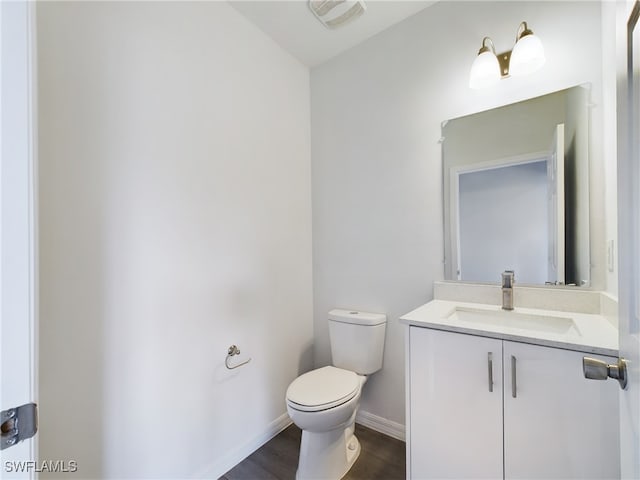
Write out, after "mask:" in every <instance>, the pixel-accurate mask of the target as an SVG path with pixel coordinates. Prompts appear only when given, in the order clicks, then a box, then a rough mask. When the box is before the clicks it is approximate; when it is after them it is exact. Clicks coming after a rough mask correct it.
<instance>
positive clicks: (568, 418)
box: [408, 326, 620, 480]
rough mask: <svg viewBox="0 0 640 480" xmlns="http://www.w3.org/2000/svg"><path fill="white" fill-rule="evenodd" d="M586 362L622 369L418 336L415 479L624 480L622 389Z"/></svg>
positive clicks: (506, 345)
mask: <svg viewBox="0 0 640 480" xmlns="http://www.w3.org/2000/svg"><path fill="white" fill-rule="evenodd" d="M585 355H588V356H591V357H595V358H600V359H602V360H605V361H608V362H609V363H612V362H614V361H615V359H613V358H610V357H603V356H598V355H592V354H585V353H582V352H575V351H569V350H562V349H558V348H550V347H542V346H537V345H529V344H525V343H518V342H513V341H507V340H500V339H495V338H486V337H481V336H475V335H468V334H461V333H453V332H447V331H441V330H433V329H428V328H422V327H415V326H411V327H409V352H408V361H409V365H408V382H409V383H408V409H409V411H408V419H409V428H408V431H409V434H408V460H409V464H408V467H409V468H408V473H409V475H410V477H411V478H413V479H420V480H422V479H442V478H456V479H460V478H491V479H497V478H506V479H517V478H527V479H552V478H553V479H558V478H563V479H571V478H575V479H590V478H591V479H605V478H607V479H609V478H619V475H620V473H619V453H618V451H619V450H618V446H619V440H618V431H617V430H618V427H617V426H618V413H617V412H618V391H617V389H618V388H619V387H618V386H617V383H615V382H598V381H593V380H586V379H585V378H584V377H583V373H582V357H583V356H585Z"/></svg>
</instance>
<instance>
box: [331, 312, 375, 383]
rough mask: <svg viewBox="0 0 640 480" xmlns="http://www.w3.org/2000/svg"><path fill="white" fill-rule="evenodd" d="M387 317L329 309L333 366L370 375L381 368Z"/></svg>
mask: <svg viewBox="0 0 640 480" xmlns="http://www.w3.org/2000/svg"><path fill="white" fill-rule="evenodd" d="M386 327H387V316H386V315H384V314H382V313H367V312H358V311H354V310H337V309H336V310H331V311H330V312H329V339H330V341H331V358H332V360H333V365H334V366H336V367H338V368H344V369H345V370H351V371H352V372H356V373H359V374H360V375H369V374H371V373H374V372H377V371H378V370H380V369H381V368H382V356H383V353H384V335H385V331H386Z"/></svg>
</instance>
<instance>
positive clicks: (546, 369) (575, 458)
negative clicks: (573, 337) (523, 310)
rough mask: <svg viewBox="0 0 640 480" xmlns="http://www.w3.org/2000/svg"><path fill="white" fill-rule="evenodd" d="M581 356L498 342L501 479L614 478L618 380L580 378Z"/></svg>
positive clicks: (552, 349) (573, 353)
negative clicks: (501, 381)
mask: <svg viewBox="0 0 640 480" xmlns="http://www.w3.org/2000/svg"><path fill="white" fill-rule="evenodd" d="M584 356H585V354H584V353H582V352H572V351H569V350H561V349H557V348H549V347H541V346H536V345H527V344H524V343H515V342H508V341H505V342H504V359H503V365H504V478H505V479H508V480H511V479H559V478H563V479H571V478H573V479H594V480H595V479H598V480H601V479H605V478H607V479H613V478H619V475H620V464H619V461H618V441H619V437H618V416H617V405H618V390H619V387H618V383H617V382H613V381H610V382H598V381H592V380H587V379H585V378H584V376H583V373H582V357H584ZM589 356H591V357H595V358H599V359H601V360H603V361H607V362H608V363H612V362H614V363H615V359H613V358H610V357H599V356H596V355H589Z"/></svg>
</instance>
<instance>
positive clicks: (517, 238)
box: [442, 85, 590, 286]
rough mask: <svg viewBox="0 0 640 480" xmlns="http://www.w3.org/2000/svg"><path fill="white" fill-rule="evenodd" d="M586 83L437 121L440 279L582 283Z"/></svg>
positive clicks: (586, 268)
mask: <svg viewBox="0 0 640 480" xmlns="http://www.w3.org/2000/svg"><path fill="white" fill-rule="evenodd" d="M589 98H590V86H589V85H580V86H577V87H573V88H569V89H566V90H561V91H558V92H554V93H551V94H548V95H544V96H541V97H537V98H532V99H529V100H526V101H522V102H519V103H515V104H511V105H507V106H504V107H499V108H495V109H492V110H488V111H485V112H480V113H476V114H473V115H468V116H465V117H461V118H456V119H453V120H448V121H446V122H443V126H442V137H443V140H442V158H443V169H442V171H443V176H444V179H443V182H444V183H443V187H444V188H443V191H444V237H445V238H444V245H445V279H447V280H460V281H470V282H496V281H499V279H500V273H501V272H502V271H504V270H515V272H516V280H517V281H518V283H520V284H532V285H545V284H546V285H577V286H588V285H589V283H590V257H589V115H590V112H589Z"/></svg>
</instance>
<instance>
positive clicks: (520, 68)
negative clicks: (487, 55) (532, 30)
mask: <svg viewBox="0 0 640 480" xmlns="http://www.w3.org/2000/svg"><path fill="white" fill-rule="evenodd" d="M545 60H546V59H545V57H544V47H543V46H542V42H541V41H540V39H539V38H538V37H536V36H535V35H533V34H530V35H525V36H524V37H522V38H521V39H520V40H518V41H517V42H516V44H515V45H514V47H513V51H512V52H511V60H510V61H509V74H510V75H512V76H514V77H516V76H520V75H528V74H529V73H533V72H535V71H536V70H538V69H539V68H540V67H541V66H542V65H544V62H545Z"/></svg>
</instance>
